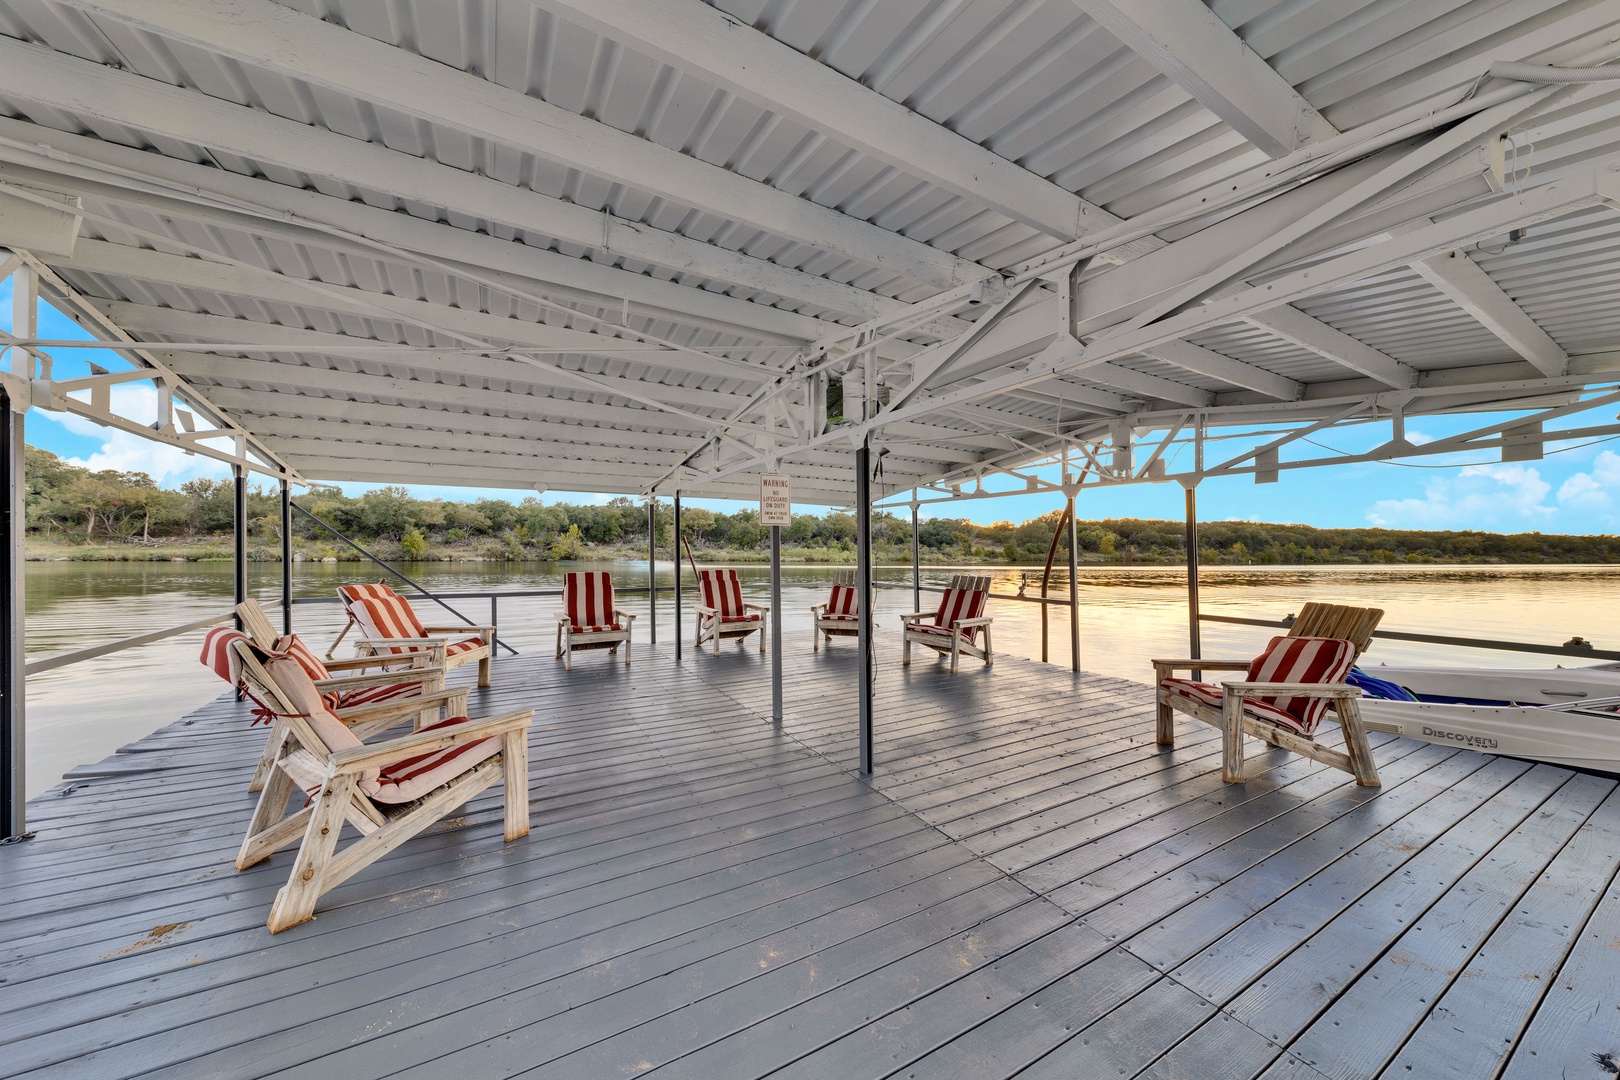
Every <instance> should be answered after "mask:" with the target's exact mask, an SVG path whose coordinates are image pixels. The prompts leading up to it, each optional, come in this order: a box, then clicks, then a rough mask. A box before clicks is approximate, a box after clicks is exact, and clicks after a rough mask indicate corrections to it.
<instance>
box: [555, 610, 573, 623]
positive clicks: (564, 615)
mask: <svg viewBox="0 0 1620 1080" xmlns="http://www.w3.org/2000/svg"><path fill="white" fill-rule="evenodd" d="M557 622H558V623H566V624H567V625H569V626H572V625H573V621H572V620H571V619H569V617H568V612H566V611H559V612H557Z"/></svg>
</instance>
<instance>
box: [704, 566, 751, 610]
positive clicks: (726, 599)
mask: <svg viewBox="0 0 1620 1080" xmlns="http://www.w3.org/2000/svg"><path fill="white" fill-rule="evenodd" d="M698 585H699V586H700V587H701V589H702V590H703V606H704V607H707V608H714V609H715V610H716V611H718V612H720V621H721V622H754V621H756V620H757V619H758V618H759V615H758V614H757V613H756V614H752V615H750V614H749V613H748V612H746V611H745V610H744V609H743V595H742V582H741V581H740V580H738V578H737V571H735V570H699V571H698Z"/></svg>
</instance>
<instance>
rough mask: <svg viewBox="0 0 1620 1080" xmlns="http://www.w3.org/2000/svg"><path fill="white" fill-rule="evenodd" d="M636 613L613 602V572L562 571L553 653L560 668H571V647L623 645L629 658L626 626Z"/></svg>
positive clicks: (614, 649) (609, 648)
mask: <svg viewBox="0 0 1620 1080" xmlns="http://www.w3.org/2000/svg"><path fill="white" fill-rule="evenodd" d="M635 621H636V617H635V616H634V615H632V614H630V613H629V612H628V611H620V610H619V609H618V607H617V606H615V604H614V602H613V575H612V574H609V573H608V572H607V571H605V570H589V571H587V570H575V571H570V572H569V573H567V574H564V575H563V610H561V611H559V612H558V613H557V655H558V656H560V657H561V658H562V662H563V670H565V671H572V670H574V650H575V649H606V650H607V651H608V654H609V655H612V654H613V653H616V652H618V651H619V646H620V645H623V646H624V662H625V663H626V664H628V663H629V662H630V628H631V626H632V624H634V623H635Z"/></svg>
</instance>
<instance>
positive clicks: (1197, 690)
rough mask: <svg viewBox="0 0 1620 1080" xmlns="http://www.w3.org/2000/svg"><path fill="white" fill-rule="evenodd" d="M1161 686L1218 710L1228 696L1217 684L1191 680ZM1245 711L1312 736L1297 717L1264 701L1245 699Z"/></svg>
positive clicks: (1168, 680)
mask: <svg viewBox="0 0 1620 1080" xmlns="http://www.w3.org/2000/svg"><path fill="white" fill-rule="evenodd" d="M1160 685H1161V686H1163V687H1164V688H1165V689H1167V690H1169V691H1170V692H1171V693H1174V694H1179V695H1180V696H1182V697H1184V698H1191V699H1193V700H1194V701H1201V702H1203V703H1204V704H1205V705H1211V706H1214V707H1215V708H1217V709H1218V708H1220V707H1221V703H1222V701H1224V700H1225V696H1226V695H1225V694H1224V692H1223V691H1222V689H1221V687H1220V686H1219V685H1217V684H1215V683H1205V682H1194V681H1193V680H1191V679H1166V680H1164V682H1163V683H1161V684H1160ZM1243 711H1244V713H1245V714H1246V715H1248V716H1254V717H1258V718H1260V719H1261V720H1269V721H1271V722H1272V723H1273V724H1278V725H1281V726H1282V727H1286V728H1289V729H1290V730H1293V731H1297V732H1299V733H1300V734H1301V735H1309V734H1311V733H1310V732H1308V731H1306V730H1305V729H1304V728H1303V727H1301V726H1300V721H1299V719H1298V718H1297V717H1295V716H1292V715H1290V714H1289V713H1285V712H1283V711H1282V710H1281V709H1279V708H1277V707H1276V706H1275V705H1272V704H1270V703H1269V702H1267V701H1265V700H1264V699H1256V698H1244V699H1243Z"/></svg>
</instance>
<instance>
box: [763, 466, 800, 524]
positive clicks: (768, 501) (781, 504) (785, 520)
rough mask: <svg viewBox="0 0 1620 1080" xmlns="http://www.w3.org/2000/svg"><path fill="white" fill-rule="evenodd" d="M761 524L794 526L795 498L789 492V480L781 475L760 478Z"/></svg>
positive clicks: (766, 475) (764, 475)
mask: <svg viewBox="0 0 1620 1080" xmlns="http://www.w3.org/2000/svg"><path fill="white" fill-rule="evenodd" d="M759 523H760V524H761V525H767V526H769V525H782V526H787V525H792V524H793V498H792V496H791V495H790V494H789V492H788V478H787V477H786V476H785V475H783V474H781V473H765V474H762V475H761V476H760V478H759Z"/></svg>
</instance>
